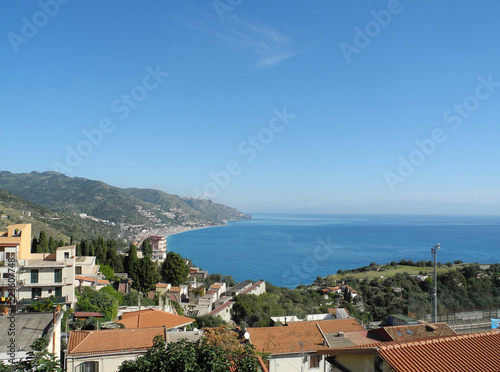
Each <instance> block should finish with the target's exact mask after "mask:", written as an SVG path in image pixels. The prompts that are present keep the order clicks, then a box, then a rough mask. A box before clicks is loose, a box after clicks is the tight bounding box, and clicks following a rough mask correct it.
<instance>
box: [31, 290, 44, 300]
mask: <svg viewBox="0 0 500 372" xmlns="http://www.w3.org/2000/svg"><path fill="white" fill-rule="evenodd" d="M40 297H42V288H31V298H33V299H34V298H40Z"/></svg>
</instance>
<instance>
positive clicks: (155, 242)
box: [148, 235, 167, 261]
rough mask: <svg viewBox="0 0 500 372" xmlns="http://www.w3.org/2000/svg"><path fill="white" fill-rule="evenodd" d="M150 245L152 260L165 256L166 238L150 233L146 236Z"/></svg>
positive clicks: (161, 259)
mask: <svg viewBox="0 0 500 372" xmlns="http://www.w3.org/2000/svg"><path fill="white" fill-rule="evenodd" d="M148 239H149V241H150V242H151V245H152V246H153V257H152V258H153V260H160V261H163V260H164V259H166V258H167V239H165V237H163V236H156V235H150V236H148Z"/></svg>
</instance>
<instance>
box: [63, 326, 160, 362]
mask: <svg viewBox="0 0 500 372" xmlns="http://www.w3.org/2000/svg"><path fill="white" fill-rule="evenodd" d="M164 332H165V331H164V329H163V327H156V328H144V329H107V330H99V331H73V332H70V333H69V340H68V354H69V355H87V354H103V353H114V352H120V351H139V350H147V349H149V348H150V347H151V346H153V339H154V338H155V337H156V336H163V335H164Z"/></svg>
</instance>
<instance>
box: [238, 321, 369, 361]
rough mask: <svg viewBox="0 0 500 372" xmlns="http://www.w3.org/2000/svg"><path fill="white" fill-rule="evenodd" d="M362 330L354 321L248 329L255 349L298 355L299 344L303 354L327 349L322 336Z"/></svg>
mask: <svg viewBox="0 0 500 372" xmlns="http://www.w3.org/2000/svg"><path fill="white" fill-rule="evenodd" d="M364 330H365V329H364V328H363V327H362V326H361V325H360V324H359V323H358V322H357V321H356V320H355V319H334V320H321V321H313V322H293V323H289V324H288V326H282V327H263V328H248V332H249V333H250V341H251V342H252V344H253V345H254V346H255V348H256V349H257V350H258V351H263V352H266V353H271V354H284V353H300V352H301V351H302V348H301V346H300V342H302V345H303V346H304V348H303V351H305V352H312V351H317V350H321V349H328V346H327V345H326V343H325V339H324V338H323V334H327V333H338V332H353V331H364ZM322 332H323V334H322Z"/></svg>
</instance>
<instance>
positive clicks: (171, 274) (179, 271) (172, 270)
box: [160, 252, 189, 286]
mask: <svg viewBox="0 0 500 372" xmlns="http://www.w3.org/2000/svg"><path fill="white" fill-rule="evenodd" d="M160 273H161V278H162V280H163V281H164V282H165V283H171V284H172V285H174V286H178V285H180V284H181V283H184V282H185V281H186V279H187V278H188V276H189V267H188V265H187V264H186V262H184V259H183V258H182V257H181V256H180V255H179V254H177V253H174V252H168V253H167V258H166V260H165V261H163V264H162V265H161V270H160Z"/></svg>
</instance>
